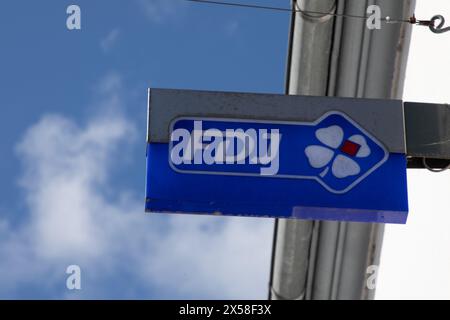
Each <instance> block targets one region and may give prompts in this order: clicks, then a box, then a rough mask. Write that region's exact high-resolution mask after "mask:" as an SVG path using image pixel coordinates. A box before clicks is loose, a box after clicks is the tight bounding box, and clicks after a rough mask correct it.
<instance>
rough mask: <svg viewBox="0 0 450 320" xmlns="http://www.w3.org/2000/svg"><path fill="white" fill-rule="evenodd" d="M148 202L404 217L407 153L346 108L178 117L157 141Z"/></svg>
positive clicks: (274, 213)
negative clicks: (291, 115) (283, 116)
mask: <svg viewBox="0 0 450 320" xmlns="http://www.w3.org/2000/svg"><path fill="white" fill-rule="evenodd" d="M146 199H147V201H146V210H147V211H156V212H183V213H210V214H211V213H214V214H222V215H244V216H268V217H277V218H302V219H319V220H344V221H365V222H384V223H405V222H406V218H407V212H408V204H407V192H406V157H405V154H401V153H389V151H388V150H387V149H386V148H385V147H384V146H383V144H382V143H381V142H380V141H378V140H377V139H376V138H375V137H374V136H372V135H371V134H370V133H368V132H366V131H365V130H364V129H363V128H362V127H361V126H359V125H358V124H357V123H356V122H355V121H353V120H352V119H351V118H349V117H348V116H346V115H345V114H344V113H341V112H335V111H331V112H327V113H325V114H324V115H323V116H322V117H320V118H319V119H317V120H316V121H314V122H309V123H304V122H292V121H288V122H287V121H286V122H280V121H257V120H237V119H220V118H197V117H181V118H176V119H175V120H174V121H172V123H171V125H170V140H169V142H168V143H149V144H148V150H147V194H146Z"/></svg>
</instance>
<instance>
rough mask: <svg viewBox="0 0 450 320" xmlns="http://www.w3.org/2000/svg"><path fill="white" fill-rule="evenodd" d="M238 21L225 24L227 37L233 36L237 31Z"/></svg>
mask: <svg viewBox="0 0 450 320" xmlns="http://www.w3.org/2000/svg"><path fill="white" fill-rule="evenodd" d="M239 26H240V25H239V21H237V20H231V21H228V22H227V23H226V24H225V33H226V34H227V35H228V36H234V35H235V34H236V33H237V32H238V30H239Z"/></svg>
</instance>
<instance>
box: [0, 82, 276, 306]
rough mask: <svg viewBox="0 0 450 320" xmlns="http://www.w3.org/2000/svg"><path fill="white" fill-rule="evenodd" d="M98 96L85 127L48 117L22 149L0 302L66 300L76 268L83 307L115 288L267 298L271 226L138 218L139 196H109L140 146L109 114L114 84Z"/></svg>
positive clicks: (0, 229) (0, 265) (4, 229)
mask: <svg viewBox="0 0 450 320" xmlns="http://www.w3.org/2000/svg"><path fill="white" fill-rule="evenodd" d="M96 91H97V93H98V94H99V95H100V96H101V97H103V99H100V100H99V101H98V103H97V106H98V108H99V109H100V112H98V115H97V116H93V117H92V118H91V119H89V120H88V121H87V123H85V124H83V125H80V124H78V123H77V122H75V121H73V120H71V119H69V118H67V117H63V116H58V115H47V116H44V117H43V118H42V119H41V120H40V121H39V122H38V123H36V124H35V125H33V126H32V127H30V128H29V129H28V130H27V132H26V133H25V135H24V137H23V139H22V141H21V142H20V143H19V144H18V147H17V152H18V156H19V157H20V158H21V159H22V161H23V167H24V173H23V175H22V178H21V180H20V185H21V187H22V188H23V191H24V194H25V198H24V201H25V203H26V206H27V213H26V215H24V216H23V217H22V219H21V223H20V224H19V225H12V224H10V223H8V221H6V220H0V283H1V286H0V297H6V298H7V297H10V298H13V297H23V296H24V294H25V296H27V294H29V295H31V296H28V297H31V298H32V297H34V295H33V293H27V292H34V294H44V296H45V294H47V295H46V296H48V295H50V296H52V295H54V296H55V297H60V296H67V297H71V295H70V293H69V292H68V291H67V290H66V289H64V286H65V279H66V278H65V277H66V275H65V273H64V272H65V268H66V267H67V266H68V265H69V264H78V265H80V266H81V268H82V272H83V273H82V275H85V276H84V278H82V279H85V280H84V282H82V288H83V289H82V290H81V292H80V296H79V297H85V298H102V297H109V292H111V291H114V290H117V286H119V288H121V290H122V291H121V293H120V294H119V295H118V296H120V297H128V298H130V297H142V298H145V296H144V297H143V296H141V295H142V292H144V294H145V295H151V294H153V296H156V297H159V296H161V297H164V298H171V297H175V298H194V297H195V298H265V297H266V294H267V282H268V277H269V267H270V248H271V240H272V238H271V233H272V221H271V220H265V219H264V220H258V219H250V218H224V217H205V216H183V215H166V216H165V215H159V214H155V215H148V214H144V212H143V206H144V201H143V200H142V199H141V197H140V195H141V193H139V196H136V195H135V194H134V192H133V191H132V190H126V189H123V188H121V187H120V185H116V186H111V176H112V175H113V173H114V171H115V170H117V168H118V167H120V164H121V159H122V158H123V155H124V154H126V153H127V151H128V150H130V149H131V148H130V145H132V144H133V143H135V142H136V141H137V140H136V130H135V128H134V125H133V124H132V123H130V121H129V120H127V119H126V118H125V117H124V116H123V115H122V114H121V113H120V112H105V110H106V109H105V108H107V107H106V106H108V105H113V109H116V110H118V109H120V105H121V103H122V100H121V97H120V92H121V85H120V77H119V76H118V75H116V74H110V75H109V76H107V77H106V78H105V79H103V81H101V83H100V84H99V86H98V87H97V89H96ZM142 157H145V155H144V153H143V154H142ZM124 170H126V168H125V169H124ZM144 172H145V169H144V167H143V168H142V175H144ZM111 189H112V190H111ZM121 277H124V278H121ZM118 279H120V281H122V283H121V284H120V283H119V284H117V281H119V280H118ZM82 281H83V280H82ZM120 281H119V282H120ZM133 286H138V288H134V287H133ZM31 288H33V290H31ZM55 288H56V289H55ZM143 290H144V291H143ZM155 291H156V294H155ZM24 292H25V293H24ZM49 292H53V293H49ZM55 292H56V293H55ZM137 292H139V293H137Z"/></svg>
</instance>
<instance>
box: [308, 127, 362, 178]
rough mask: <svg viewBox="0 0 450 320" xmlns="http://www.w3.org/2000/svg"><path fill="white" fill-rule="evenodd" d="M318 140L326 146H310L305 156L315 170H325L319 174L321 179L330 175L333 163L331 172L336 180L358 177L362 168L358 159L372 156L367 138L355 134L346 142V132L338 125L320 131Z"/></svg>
mask: <svg viewBox="0 0 450 320" xmlns="http://www.w3.org/2000/svg"><path fill="white" fill-rule="evenodd" d="M316 138H317V139H318V140H319V141H320V142H322V143H323V144H324V146H321V145H312V146H308V147H306V148H305V154H306V156H307V157H308V160H309V164H310V165H311V166H312V167H313V168H316V169H318V168H324V170H323V171H322V172H321V173H320V174H319V175H320V176H321V177H324V176H325V175H326V174H327V173H328V171H329V169H330V165H329V164H330V163H331V162H332V164H331V172H332V173H333V175H334V176H335V177H336V178H345V177H348V176H353V175H357V174H359V173H360V172H361V168H360V166H359V164H358V163H357V162H356V161H355V160H357V159H356V158H365V157H368V156H369V155H370V148H369V146H368V145H367V141H366V138H364V137H363V136H362V135H359V134H355V135H352V136H350V137H349V138H348V139H346V140H345V141H344V131H343V130H342V128H341V127H339V126H337V125H333V126H330V127H327V128H321V129H318V130H317V131H316ZM332 160H333V161H332Z"/></svg>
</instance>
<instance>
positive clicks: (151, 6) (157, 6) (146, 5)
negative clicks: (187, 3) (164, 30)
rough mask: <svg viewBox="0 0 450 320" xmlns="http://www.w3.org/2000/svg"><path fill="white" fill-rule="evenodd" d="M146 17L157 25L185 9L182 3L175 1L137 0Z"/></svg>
mask: <svg viewBox="0 0 450 320" xmlns="http://www.w3.org/2000/svg"><path fill="white" fill-rule="evenodd" d="M137 1H138V4H139V6H140V7H141V9H142V11H143V13H144V14H145V16H146V17H147V18H148V19H149V20H150V21H151V22H155V23H161V22H163V21H164V20H166V19H167V18H170V17H173V16H174V15H176V14H177V13H179V12H180V10H181V9H182V8H183V7H184V4H183V3H182V2H181V1H173V0H137Z"/></svg>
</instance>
